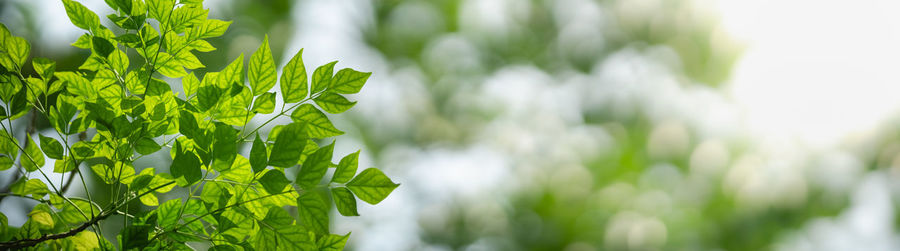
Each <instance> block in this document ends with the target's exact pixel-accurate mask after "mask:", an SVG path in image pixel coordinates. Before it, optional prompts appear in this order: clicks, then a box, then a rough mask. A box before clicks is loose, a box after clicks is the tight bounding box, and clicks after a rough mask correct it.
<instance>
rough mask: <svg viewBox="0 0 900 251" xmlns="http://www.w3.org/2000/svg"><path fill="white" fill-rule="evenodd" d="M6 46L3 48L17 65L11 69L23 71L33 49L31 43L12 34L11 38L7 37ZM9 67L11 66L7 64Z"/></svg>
mask: <svg viewBox="0 0 900 251" xmlns="http://www.w3.org/2000/svg"><path fill="white" fill-rule="evenodd" d="M4 46H5V48H3V49H4V50H5V51H6V54H7V55H8V56H9V58H10V59H11V60H12V62H13V63H14V64H15V65H16V67H15V68H13V69H10V70H11V71H21V69H22V66H23V65H25V60H26V59H28V53H29V52H30V51H31V45H30V44H28V41H27V40H25V39H24V38H21V37H16V36H10V37H9V38H7V40H6V44H5V45H4ZM0 55H2V54H0ZM7 68H11V67H9V65H7Z"/></svg>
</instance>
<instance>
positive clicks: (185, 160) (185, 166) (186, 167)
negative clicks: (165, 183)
mask: <svg viewBox="0 0 900 251" xmlns="http://www.w3.org/2000/svg"><path fill="white" fill-rule="evenodd" d="M169 171H170V172H171V173H172V176H174V177H175V178H183V179H178V180H179V182H178V185H179V186H183V187H187V186H190V185H191V184H194V182H197V181H199V180H200V178H201V176H202V175H203V174H202V172H201V171H200V159H199V158H197V155H195V154H194V153H193V152H190V151H185V150H183V149H182V147H181V142H180V141H176V142H175V159H173V160H172V165H171V166H170V167H169ZM181 181H185V182H181Z"/></svg>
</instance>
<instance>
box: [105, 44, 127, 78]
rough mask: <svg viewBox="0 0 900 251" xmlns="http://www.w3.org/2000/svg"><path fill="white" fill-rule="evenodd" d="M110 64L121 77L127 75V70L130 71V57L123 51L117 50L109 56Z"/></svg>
mask: <svg viewBox="0 0 900 251" xmlns="http://www.w3.org/2000/svg"><path fill="white" fill-rule="evenodd" d="M109 64H110V65H111V66H112V68H113V70H115V71H116V72H117V73H119V74H120V75H121V74H125V70H127V69H128V55H125V52H123V51H121V50H115V51H113V52H112V53H111V54H109Z"/></svg>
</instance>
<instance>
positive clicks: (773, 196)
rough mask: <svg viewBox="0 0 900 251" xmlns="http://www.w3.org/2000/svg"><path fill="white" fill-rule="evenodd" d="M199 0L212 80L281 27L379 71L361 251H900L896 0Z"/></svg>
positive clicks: (42, 15)
mask: <svg viewBox="0 0 900 251" xmlns="http://www.w3.org/2000/svg"><path fill="white" fill-rule="evenodd" d="M80 2H82V3H84V4H85V5H86V6H88V7H89V8H90V9H92V10H94V11H95V12H97V13H98V14H101V16H105V14H108V13H111V11H112V10H111V9H109V7H107V6H106V5H105V3H104V2H103V1H100V0H80ZM205 5H206V7H207V8H209V9H210V18H217V19H224V20H233V21H234V23H233V24H232V25H231V27H230V29H229V31H228V32H227V33H226V34H225V36H223V37H221V38H215V39H212V40H211V41H210V42H211V43H212V44H213V45H214V46H215V47H217V48H218V50H216V51H213V52H208V53H198V57H200V59H201V61H203V62H204V64H206V66H207V69H209V70H211V71H219V70H220V69H222V68H223V67H224V66H225V65H226V64H227V63H228V62H231V60H233V59H234V58H236V57H237V56H238V55H239V54H240V53H244V54H247V55H248V56H249V54H251V53H252V52H253V51H255V49H256V48H257V46H259V44H260V43H261V42H262V41H261V40H262V38H263V35H265V34H268V35H269V39H270V43H271V46H272V51H273V54H274V55H275V61H276V63H277V64H278V65H279V67H281V66H283V65H284V64H285V63H286V62H287V61H288V60H289V59H290V57H291V56H292V55H294V53H295V52H296V51H298V50H300V49H301V48H304V55H303V56H304V61H305V62H306V66H307V68H312V67H315V66H318V65H321V64H324V63H327V62H330V61H332V60H339V61H340V62H339V63H338V67H341V68H344V67H351V68H354V69H357V70H360V71H371V72H374V74H373V75H372V77H371V78H370V80H369V82H368V84H367V85H366V87H365V88H364V89H363V91H362V92H361V93H360V94H358V95H355V96H353V98H354V99H356V100H358V101H359V104H358V105H357V106H356V107H355V108H353V109H352V110H351V111H350V112H348V113H345V114H342V115H340V116H332V117H331V118H332V119H333V120H334V121H335V123H336V125H337V126H338V128H340V129H342V130H344V131H346V132H347V134H346V136H342V137H341V138H340V140H338V141H337V146H336V148H335V151H336V153H335V156H336V157H339V156H343V155H346V154H349V153H351V152H354V151H355V150H356V149H362V154H361V157H360V164H361V166H362V167H361V168H364V167H366V166H377V167H379V168H381V169H382V170H384V171H385V172H386V173H387V174H388V176H390V177H391V178H393V179H394V180H395V181H397V182H399V183H402V185H401V186H400V187H399V188H398V189H397V190H396V191H395V192H394V193H393V194H392V195H391V196H389V197H388V198H387V199H386V200H385V201H383V202H382V203H381V204H379V205H377V206H369V205H367V204H360V206H361V208H360V214H361V215H362V216H360V217H352V218H347V217H341V216H339V215H338V214H337V212H336V211H334V212H333V218H334V219H336V220H335V221H336V222H335V225H333V226H332V227H333V231H335V232H337V233H346V232H352V233H353V234H352V235H351V238H350V242H349V244H348V247H349V248H348V249H350V250H471V251H475V250H567V251H586V250H900V234H898V233H900V232H898V225H900V218H898V217H897V216H900V210H897V206H898V205H900V203H898V202H900V200H898V199H900V130H898V129H900V110H898V108H900V98H897V95H898V94H900V70H898V67H900V15H898V13H900V2H897V1H891V0H862V1H850V0H827V1H813V0H786V1H770V0H766V1H740V0H628V1H626V0H409V1H400V0H296V1H290V0H259V1H237V0H235V1H230V0H206V1H205ZM0 21H2V22H3V23H5V24H6V25H7V26H8V27H10V29H11V30H12V33H13V34H15V35H17V36H23V37H25V38H26V39H28V40H29V41H31V43H32V54H33V56H41V57H47V58H50V59H53V60H56V61H58V65H57V69H60V70H73V69H76V68H77V66H78V65H80V64H81V63H82V61H83V60H84V59H85V58H86V57H87V56H88V51H86V50H79V49H77V48H75V47H72V46H70V45H69V43H71V42H74V41H75V40H76V39H77V37H78V36H80V35H81V31H80V30H78V29H76V28H75V27H74V25H71V24H70V23H69V21H68V19H67V18H66V14H65V10H64V9H63V7H62V4H61V3H59V2H58V1H56V0H5V1H0ZM104 23H106V24H108V23H109V20H104ZM246 58H249V57H245V59H246ZM199 71H200V72H202V71H205V70H203V69H200V70H199ZM178 82H180V81H174V82H172V83H178ZM275 88H278V87H277V86H276V87H275ZM173 89H176V91H178V89H179V88H177V87H176V88H173ZM279 102H280V101H279ZM265 119H266V117H264V116H257V118H256V119H255V120H254V121H253V123H255V124H257V125H258V124H261V122H262V121H264V120H265ZM44 129H45V130H52V129H50V128H49V127H47V128H44ZM246 148H247V149H245V150H249V146H247V147H246ZM153 165H154V163H153V161H146V162H142V163H135V166H136V167H137V168H138V169H140V168H144V167H153ZM157 165H158V164H157ZM165 166H167V165H163V166H155V167H157V168H160V167H162V168H164V167H165ZM51 168H52V167H51ZM83 170H84V169H83ZM10 171H11V170H10ZM2 175H3V176H2V177H6V176H8V175H11V172H9V171H7V172H3V173H2ZM51 180H57V179H54V178H53V177H51ZM6 182H8V181H7V179H0V185H5V184H6ZM94 183H95V186H105V185H103V184H96V183H97V182H94ZM73 188H77V186H76V187H73ZM69 193H70V194H73V195H78V194H79V193H83V191H78V190H77V189H76V190H70V192H69ZM3 202H4V203H2V204H0V210H2V211H3V213H5V214H6V215H8V216H9V218H10V224H11V225H16V224H22V222H24V219H23V217H19V218H17V217H16V216H15V215H16V213H18V215H23V214H24V212H27V211H25V210H28V209H30V207H31V206H33V204H28V203H31V202H28V201H25V200H18V199H17V198H8V199H6V200H4V201H3ZM115 227H116V226H110V228H115ZM108 232H112V231H108ZM110 239H111V240H114V239H115V238H110Z"/></svg>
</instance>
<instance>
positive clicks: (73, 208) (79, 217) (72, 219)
mask: <svg viewBox="0 0 900 251" xmlns="http://www.w3.org/2000/svg"><path fill="white" fill-rule="evenodd" d="M69 200H71V201H72V204H75V205H72V204H69V203H65V204H64V205H63V207H62V211H61V212H59V218H61V219H62V220H63V221H65V222H67V223H69V224H79V223H82V222H87V221H88V220H90V219H93V218H94V216H96V215H100V207H98V206H97V205H96V204H93V203H91V202H90V201H88V200H85V199H79V198H70V199H69ZM82 213H84V214H82ZM85 216H87V218H85Z"/></svg>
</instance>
